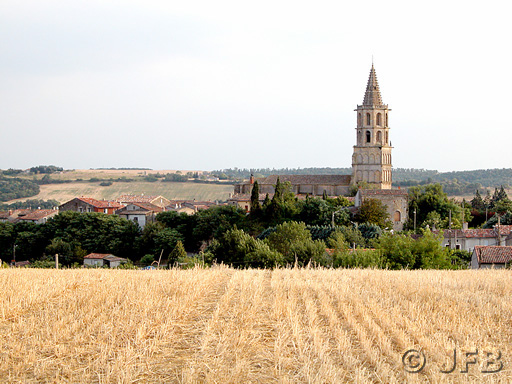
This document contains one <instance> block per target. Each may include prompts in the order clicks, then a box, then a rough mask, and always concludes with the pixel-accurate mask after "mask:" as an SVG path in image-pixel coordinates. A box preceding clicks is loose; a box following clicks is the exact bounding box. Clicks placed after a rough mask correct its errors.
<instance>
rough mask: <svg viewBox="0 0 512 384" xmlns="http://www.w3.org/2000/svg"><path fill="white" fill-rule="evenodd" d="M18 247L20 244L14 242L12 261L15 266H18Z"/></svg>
mask: <svg viewBox="0 0 512 384" xmlns="http://www.w3.org/2000/svg"><path fill="white" fill-rule="evenodd" d="M17 247H18V244H14V245H13V246H12V262H13V264H14V266H16V248H17Z"/></svg>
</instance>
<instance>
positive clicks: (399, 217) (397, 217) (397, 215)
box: [394, 211, 402, 221]
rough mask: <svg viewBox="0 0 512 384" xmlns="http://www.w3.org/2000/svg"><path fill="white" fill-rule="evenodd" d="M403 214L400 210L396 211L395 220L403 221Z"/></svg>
mask: <svg viewBox="0 0 512 384" xmlns="http://www.w3.org/2000/svg"><path fill="white" fill-rule="evenodd" d="M401 219H402V215H401V214H400V211H395V215H394V220H395V221H401Z"/></svg>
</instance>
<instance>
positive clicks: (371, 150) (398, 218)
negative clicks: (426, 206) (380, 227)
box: [229, 64, 407, 230]
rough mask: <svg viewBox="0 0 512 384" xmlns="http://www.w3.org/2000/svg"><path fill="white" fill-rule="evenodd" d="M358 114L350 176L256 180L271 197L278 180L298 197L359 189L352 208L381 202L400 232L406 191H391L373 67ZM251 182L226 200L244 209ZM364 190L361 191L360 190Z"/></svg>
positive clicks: (383, 114) (385, 122) (383, 109)
mask: <svg viewBox="0 0 512 384" xmlns="http://www.w3.org/2000/svg"><path fill="white" fill-rule="evenodd" d="M355 111H356V113H357V125H356V145H354V152H353V155H352V175H271V176H268V177H266V178H262V179H258V184H259V187H260V192H261V193H262V194H263V195H265V194H267V193H269V194H272V193H274V186H275V185H276V182H277V178H278V177H279V180H280V181H281V182H289V183H290V184H291V187H292V191H293V192H294V193H295V194H297V195H307V194H309V195H313V196H321V195H323V194H324V192H325V193H327V195H329V196H340V195H348V194H349V193H350V191H351V189H352V188H354V187H355V188H357V187H359V190H358V193H357V195H356V198H355V206H356V207H358V206H360V205H361V204H362V202H363V201H364V199H365V198H373V199H378V200H381V201H382V202H383V203H384V204H385V205H386V206H387V208H388V213H389V214H390V218H391V220H392V221H393V223H394V225H393V227H394V229H395V230H402V228H403V223H404V222H405V219H406V217H407V191H404V190H400V189H392V180H393V178H392V159H391V151H392V149H393V147H392V146H391V141H390V137H389V130H390V128H389V118H388V113H389V111H391V110H390V109H389V108H388V105H387V104H384V103H383V102H382V96H381V94H380V89H379V83H378V81H377V74H376V72H375V68H374V66H373V64H372V68H371V70H370V76H369V78H368V83H367V85H366V92H365V95H364V99H363V103H362V104H361V105H358V106H357V109H355ZM253 183H254V178H253V177H251V179H250V180H249V181H247V182H243V183H240V184H236V185H235V190H234V192H235V194H234V196H233V197H232V198H231V199H230V200H229V202H230V203H235V204H238V205H241V206H243V204H245V203H244V202H245V201H248V200H247V199H248V197H249V196H250V193H251V191H252V185H253ZM361 187H362V188H365V189H362V188H361Z"/></svg>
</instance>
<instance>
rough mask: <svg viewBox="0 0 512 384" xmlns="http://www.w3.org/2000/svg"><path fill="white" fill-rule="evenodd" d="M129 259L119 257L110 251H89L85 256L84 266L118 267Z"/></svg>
mask: <svg viewBox="0 0 512 384" xmlns="http://www.w3.org/2000/svg"><path fill="white" fill-rule="evenodd" d="M127 261H128V260H127V259H124V258H122V257H117V256H115V255H112V254H110V253H89V254H88V255H87V256H85V257H84V266H89V267H103V266H105V265H106V266H108V267H109V268H116V267H119V266H120V265H121V264H124V263H126V262H127Z"/></svg>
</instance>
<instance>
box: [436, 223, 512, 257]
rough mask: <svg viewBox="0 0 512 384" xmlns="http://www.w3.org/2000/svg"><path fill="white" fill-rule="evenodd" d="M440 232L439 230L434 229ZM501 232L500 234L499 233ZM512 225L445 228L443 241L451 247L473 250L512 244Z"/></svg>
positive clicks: (444, 244) (443, 243)
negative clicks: (478, 247)
mask: <svg viewBox="0 0 512 384" xmlns="http://www.w3.org/2000/svg"><path fill="white" fill-rule="evenodd" d="M433 232H434V233H439V231H433ZM498 233H499V235H498ZM511 235H512V225H500V226H499V230H498V226H496V227H494V228H476V229H445V230H444V231H443V239H442V240H441V243H442V245H443V246H444V247H447V248H450V249H461V250H464V251H468V252H470V253H472V252H473V250H474V249H475V247H477V246H504V245H512V236H511Z"/></svg>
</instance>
